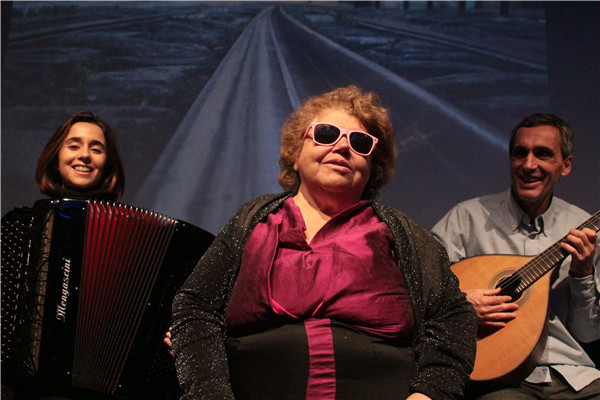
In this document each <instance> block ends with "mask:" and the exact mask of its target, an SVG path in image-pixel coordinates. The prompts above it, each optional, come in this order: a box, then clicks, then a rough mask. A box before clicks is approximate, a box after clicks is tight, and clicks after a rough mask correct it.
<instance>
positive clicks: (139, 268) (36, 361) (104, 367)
mask: <svg viewBox="0 0 600 400" xmlns="http://www.w3.org/2000/svg"><path fill="white" fill-rule="evenodd" d="M213 238H214V236H213V235H212V234H210V233H208V232H206V231H204V230H202V229H200V228H198V227H195V226H193V225H191V224H188V223H185V222H183V221H179V220H176V219H172V218H169V217H166V216H163V215H161V214H158V213H155V212H151V211H147V210H143V209H140V208H136V207H131V206H128V205H124V204H120V203H113V202H106V201H92V200H53V201H50V200H42V201H38V202H37V203H36V205H35V206H34V207H33V208H27V209H16V210H13V211H12V212H10V213H9V214H7V215H6V216H5V217H4V218H3V219H2V376H3V380H4V382H6V377H7V376H8V381H11V380H14V381H15V382H17V383H22V384H24V385H27V382H35V383H36V384H39V386H40V387H49V388H58V389H60V388H75V389H82V390H86V391H90V392H96V393H105V394H108V395H119V396H125V397H132V398H138V397H142V396H143V397H147V396H149V394H148V393H145V392H147V391H148V390H149V388H150V387H152V385H157V383H158V382H161V379H167V378H168V379H169V380H170V382H173V381H174V368H173V365H172V364H173V360H172V359H171V356H170V355H169V354H168V351H167V349H166V346H165V345H164V344H163V342H162V338H163V337H164V333H165V332H166V330H167V329H168V327H169V326H170V316H171V303H172V300H173V297H174V295H175V293H176V291H177V290H178V289H179V287H180V286H181V284H182V283H183V281H184V280H185V278H186V277H187V276H188V275H189V273H190V272H191V270H192V269H193V267H194V266H195V264H196V263H197V262H198V260H199V259H200V257H201V256H202V254H203V253H204V252H205V251H206V249H207V248H208V246H209V245H210V243H211V242H212V240H213ZM4 382H3V383H4ZM162 386H163V389H164V385H162ZM153 390H154V389H153ZM154 394H155V395H156V394H157V393H156V391H155V390H154ZM150 397H152V396H150Z"/></svg>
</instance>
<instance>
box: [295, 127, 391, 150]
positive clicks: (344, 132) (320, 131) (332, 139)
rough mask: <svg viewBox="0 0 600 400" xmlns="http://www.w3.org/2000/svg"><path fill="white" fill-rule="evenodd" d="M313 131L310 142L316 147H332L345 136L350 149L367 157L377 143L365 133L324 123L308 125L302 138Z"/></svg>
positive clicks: (371, 136)
mask: <svg viewBox="0 0 600 400" xmlns="http://www.w3.org/2000/svg"><path fill="white" fill-rule="evenodd" d="M311 129H312V130H313V135H312V137H311V138H312V140H313V141H314V142H315V144H317V145H321V146H333V145H335V144H336V143H337V142H339V141H340V139H341V138H342V136H346V140H348V143H350V149H351V150H352V151H353V152H355V153H356V154H358V155H361V156H364V157H366V156H368V155H369V154H371V153H372V152H373V150H374V149H375V145H376V144H377V142H378V141H379V139H377V138H376V137H375V136H373V135H370V134H368V133H366V132H361V131H355V130H351V129H345V128H340V127H339V126H335V125H332V124H327V123H325V122H313V123H312V124H310V126H309V127H308V129H307V130H306V132H305V133H304V137H305V138H306V136H308V132H310V130H311Z"/></svg>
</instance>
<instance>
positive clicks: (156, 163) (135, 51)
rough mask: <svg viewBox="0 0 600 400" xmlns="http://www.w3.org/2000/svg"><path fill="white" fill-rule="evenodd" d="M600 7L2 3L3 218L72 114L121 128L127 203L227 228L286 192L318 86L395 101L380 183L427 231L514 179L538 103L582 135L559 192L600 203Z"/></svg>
mask: <svg viewBox="0 0 600 400" xmlns="http://www.w3.org/2000/svg"><path fill="white" fill-rule="evenodd" d="M599 4H600V3H598V2H587V1H586V2H548V3H543V2H527V1H526V2H493V1H485V2H322V3H321V2H284V3H275V2H248V1H246V2H171V1H170V2H21V1H18V2H12V3H11V2H2V193H1V195H2V214H4V213H6V212H7V211H8V210H10V209H11V208H13V207H15V206H23V205H31V204H32V203H33V202H34V201H35V200H36V199H39V198H41V197H42V195H40V193H39V192H38V190H37V187H36V185H35V182H34V173H35V166H36V162H37V157H38V155H39V153H40V151H41V149H42V147H43V146H44V144H45V142H46V141H47V139H48V138H49V137H50V136H51V134H52V132H53V131H54V130H55V129H56V127H57V126H59V125H60V123H61V122H62V121H63V120H64V119H66V118H67V117H68V116H69V115H70V114H72V113H74V112H77V111H84V110H89V111H93V112H95V113H97V114H98V115H100V116H101V117H102V118H103V119H105V120H106V121H107V122H108V123H109V124H110V125H112V127H113V128H114V129H115V131H116V132H117V135H118V136H119V139H120V144H121V150H122V156H123V159H124V163H125V168H126V179H127V183H126V190H125V196H124V198H123V199H122V202H124V203H128V204H132V205H136V206H139V207H142V208H147V209H151V210H154V211H157V212H160V213H164V214H166V215H168V216H171V217H175V218H179V219H183V220H186V221H188V222H191V223H193V224H196V225H198V226H200V227H202V228H204V229H207V230H209V231H211V232H213V233H217V232H218V231H219V230H220V228H221V227H222V226H223V224H224V223H225V222H226V221H227V220H228V219H229V217H230V216H231V215H232V214H233V212H234V211H235V210H236V209H237V208H238V207H239V206H240V205H241V204H243V203H244V202H246V201H248V200H250V199H251V198H253V197H254V196H256V195H259V194H263V193H267V192H279V191H280V190H281V188H280V187H279V186H278V184H277V175H278V165H277V160H278V156H279V145H280V141H279V131H280V128H281V125H282V123H283V122H284V120H285V118H286V117H287V116H288V115H289V114H290V113H291V112H292V110H293V109H294V108H295V107H296V106H297V105H298V104H299V103H300V102H301V101H303V100H304V99H306V98H307V97H309V96H312V95H316V94H320V93H322V92H324V91H328V90H330V89H332V88H335V87H338V86H342V85H348V84H355V85H358V86H360V87H361V88H363V89H365V90H373V91H375V92H377V93H378V94H379V95H380V96H381V98H382V100H383V103H384V104H385V105H386V106H387V107H389V108H390V110H391V113H392V116H393V122H394V126H395V129H396V132H397V137H396V140H397V144H398V150H399V157H398V161H397V164H396V174H395V176H394V178H393V180H392V181H391V182H390V183H389V184H388V185H387V186H386V187H385V188H384V190H383V191H382V193H381V200H382V201H383V202H384V203H387V204H389V205H392V206H395V207H397V208H399V209H401V210H403V211H404V212H406V213H407V214H408V215H409V216H410V217H412V218H413V219H415V220H416V221H417V222H419V223H420V224H422V225H423V226H424V227H426V228H430V227H431V226H432V225H433V224H434V223H435V222H436V221H437V220H438V219H439V218H440V217H441V216H442V215H443V214H444V213H445V212H446V211H447V210H448V209H449V208H450V207H451V206H452V205H454V204H455V203H456V202H458V201H461V200H465V199H467V198H471V197H474V196H478V195H482V194H485V193H490V192H499V191H502V190H504V189H506V188H507V187H508V185H509V177H508V156H507V140H508V136H509V132H510V130H511V128H512V126H514V125H515V124H516V123H517V122H518V121H519V120H520V119H521V118H523V117H524V116H525V115H527V114H529V113H531V112H537V111H542V112H554V113H556V114H558V115H560V116H561V117H563V118H564V119H565V120H566V121H567V122H569V123H570V124H571V125H572V127H573V128H574V130H575V132H576V142H575V161H574V164H573V172H572V173H571V175H570V176H568V177H566V178H564V179H563V180H562V181H561V182H560V183H559V188H558V195H559V196H560V197H562V198H564V199H565V200H567V201H570V202H573V203H575V204H577V205H579V206H580V207H582V208H584V209H586V210H587V211H589V212H595V211H596V210H597V209H598V208H599V206H600V158H599V157H598V154H599V153H600V135H599V126H600V120H599V119H600V116H599V115H600V112H599V111H600V104H599V98H600V87H599V82H600V77H599V73H600V46H599V45H600V37H599V35H600V29H599V28H600V24H599V18H600V7H599Z"/></svg>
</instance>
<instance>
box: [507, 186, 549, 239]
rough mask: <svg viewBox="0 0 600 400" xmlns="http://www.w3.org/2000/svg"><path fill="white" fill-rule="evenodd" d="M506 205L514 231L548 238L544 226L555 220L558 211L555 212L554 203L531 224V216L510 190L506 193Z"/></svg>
mask: <svg viewBox="0 0 600 400" xmlns="http://www.w3.org/2000/svg"><path fill="white" fill-rule="evenodd" d="M506 197H507V201H506V205H507V211H508V217H509V219H510V224H511V227H512V230H513V231H517V230H518V231H522V232H525V233H527V234H528V235H531V234H533V235H539V234H543V235H544V236H547V235H546V233H545V232H544V225H545V223H546V222H549V221H551V220H552V219H553V218H555V214H556V211H555V210H554V208H555V207H554V206H553V204H554V201H551V202H550V206H549V207H548V209H547V210H546V212H545V213H543V214H542V215H538V216H537V217H536V218H535V219H534V221H533V223H530V222H529V216H528V215H527V214H526V213H525V211H523V209H522V208H521V207H520V206H519V205H518V204H517V202H516V200H515V198H514V197H513V196H512V191H511V189H510V188H509V189H508V190H507V192H506Z"/></svg>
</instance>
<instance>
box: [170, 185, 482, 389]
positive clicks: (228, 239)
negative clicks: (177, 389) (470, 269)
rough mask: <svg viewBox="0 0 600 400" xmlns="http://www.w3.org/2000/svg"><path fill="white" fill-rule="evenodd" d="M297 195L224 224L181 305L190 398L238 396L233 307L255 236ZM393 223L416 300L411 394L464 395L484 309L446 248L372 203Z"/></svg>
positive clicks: (179, 343) (180, 360)
mask: <svg viewBox="0 0 600 400" xmlns="http://www.w3.org/2000/svg"><path fill="white" fill-rule="evenodd" d="M291 195H292V194H291V193H283V194H278V195H263V196H260V197H257V198H256V199H254V200H252V201H250V202H248V203H246V204H245V205H243V206H242V207H241V208H240V209H239V210H238V211H237V212H236V213H235V215H234V216H233V218H232V219H231V220H230V221H229V222H228V223H227V224H226V225H225V226H224V228H223V229H222V231H221V232H220V233H219V235H218V236H217V237H216V239H215V241H214V242H213V244H212V245H211V247H210V248H209V249H208V250H207V252H206V253H205V255H204V256H203V258H202V259H201V260H200V262H199V263H198V265H197V266H196V268H195V269H194V271H193V272H192V273H191V275H190V277H189V278H188V280H187V281H186V282H185V284H184V285H183V287H182V288H181V290H180V291H179V293H178V294H177V296H176V297H175V300H174V302H173V333H172V335H173V350H174V354H175V363H176V368H177V375H178V379H179V382H180V385H181V388H182V390H183V397H182V398H183V399H186V400H188V399H233V398H234V396H233V393H232V389H231V384H230V382H229V371H228V366H227V355H226V349H225V341H226V335H227V332H226V326H225V309H226V307H227V303H228V301H229V298H230V296H231V292H232V290H233V286H234V283H235V280H236V277H237V274H238V271H239V268H240V264H241V258H242V252H243V249H244V245H245V243H246V240H247V239H248V236H249V235H250V233H251V232H252V230H253V229H254V227H255V226H256V224H257V223H259V222H261V221H263V220H265V218H266V217H267V216H268V215H269V214H270V213H273V212H275V211H276V210H277V209H279V208H280V207H281V205H282V203H283V201H284V200H285V199H287V198H288V197H290V196H291ZM372 207H373V209H374V210H375V213H376V214H377V215H378V216H379V218H380V219H381V220H382V221H384V222H385V223H386V224H387V225H388V226H389V228H390V230H391V232H392V235H393V238H394V246H395V249H396V252H397V254H398V255H399V256H398V259H399V262H398V265H399V267H400V268H401V270H402V273H403V274H404V277H405V278H406V281H407V285H408V289H409V293H410V298H411V301H412V304H413V309H414V310H413V311H414V318H415V332H414V334H413V349H414V354H415V368H416V370H415V373H414V376H413V379H412V382H411V392H412V393H414V392H420V393H423V394H426V395H428V396H429V397H431V398H432V399H436V400H437V399H457V398H461V397H462V395H463V393H464V389H465V386H466V383H467V381H468V377H469V374H470V373H471V371H472V368H473V364H474V360H475V350H476V344H475V333H476V326H477V325H476V324H477V319H476V314H475V311H474V309H473V307H472V306H471V304H470V303H469V302H467V300H466V299H465V296H464V294H463V293H462V292H461V291H460V290H459V288H458V280H457V278H456V277H455V276H454V274H452V272H451V271H450V264H449V261H448V256H447V254H446V252H445V250H444V249H443V247H442V246H441V245H440V244H439V243H438V242H437V241H436V240H435V239H434V238H433V237H432V236H431V235H430V234H429V233H428V232H427V231H426V230H424V229H423V228H421V227H419V226H417V225H416V223H414V222H413V221H412V220H410V219H409V218H407V217H406V216H405V215H404V214H403V213H401V212H399V211H397V210H394V209H393V208H390V207H386V206H383V205H380V204H378V203H376V202H372Z"/></svg>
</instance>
